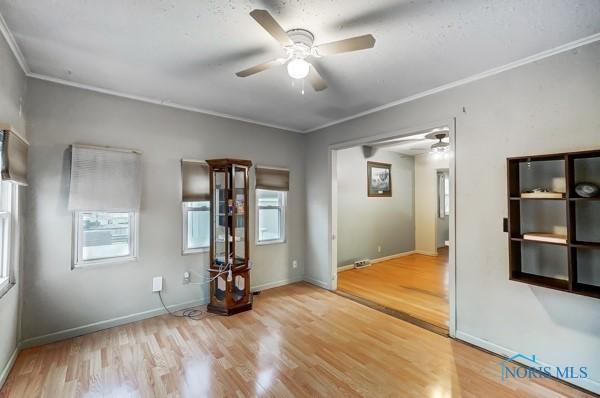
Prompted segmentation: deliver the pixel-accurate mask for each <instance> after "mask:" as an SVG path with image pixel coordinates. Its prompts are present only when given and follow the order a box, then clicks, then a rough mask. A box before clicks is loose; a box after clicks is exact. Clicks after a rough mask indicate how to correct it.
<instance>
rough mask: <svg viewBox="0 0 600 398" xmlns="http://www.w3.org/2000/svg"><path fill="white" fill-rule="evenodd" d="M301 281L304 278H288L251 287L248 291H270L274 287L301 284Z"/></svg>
mask: <svg viewBox="0 0 600 398" xmlns="http://www.w3.org/2000/svg"><path fill="white" fill-rule="evenodd" d="M303 280H304V278H303V277H302V276H295V277H293V278H289V279H282V280H280V281H276V282H268V283H263V284H261V285H256V286H252V287H251V288H250V290H252V291H253V292H256V291H259V290H267V289H272V288H274V287H279V286H285V285H289V284H291V283H296V282H301V281H303Z"/></svg>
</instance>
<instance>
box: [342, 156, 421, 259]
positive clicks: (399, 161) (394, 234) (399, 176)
mask: <svg viewBox="0 0 600 398" xmlns="http://www.w3.org/2000/svg"><path fill="white" fill-rule="evenodd" d="M367 161H370V162H383V163H390V164H391V165H392V197H390V198H370V197H368V196H367ZM337 166H338V180H337V181H338V266H344V265H349V264H352V263H354V261H356V260H359V259H363V258H370V259H375V258H379V257H384V256H390V255H392V254H398V253H403V252H408V251H412V250H414V249H415V219H414V172H415V164H414V158H413V157H411V156H402V155H400V154H399V153H394V152H390V151H382V150H377V151H376V152H375V154H374V155H372V156H370V157H368V158H366V157H365V155H364V153H363V149H362V147H354V148H349V149H344V150H341V151H338V153H337ZM377 246H381V252H378V250H377Z"/></svg>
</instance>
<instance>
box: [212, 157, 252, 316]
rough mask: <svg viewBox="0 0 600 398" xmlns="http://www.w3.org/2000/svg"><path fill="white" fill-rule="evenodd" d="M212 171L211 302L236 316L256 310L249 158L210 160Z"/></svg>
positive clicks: (216, 309) (221, 311)
mask: <svg viewBox="0 0 600 398" xmlns="http://www.w3.org/2000/svg"><path fill="white" fill-rule="evenodd" d="M206 163H208V166H209V174H210V197H211V201H210V220H211V221H210V224H211V228H210V264H211V265H210V269H209V276H210V303H209V304H208V308H207V309H208V311H209V312H212V313H216V314H221V315H233V314H237V313H238V312H242V311H247V310H250V309H252V294H251V293H250V266H249V253H248V211H247V210H248V209H247V208H246V207H247V206H248V170H249V169H250V167H251V166H252V162H251V161H249V160H236V159H215V160H207V161H206Z"/></svg>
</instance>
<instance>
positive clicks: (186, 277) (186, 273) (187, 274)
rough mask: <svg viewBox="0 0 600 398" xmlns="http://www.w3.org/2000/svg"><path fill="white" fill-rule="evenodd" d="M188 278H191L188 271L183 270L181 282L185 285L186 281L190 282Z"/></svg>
mask: <svg viewBox="0 0 600 398" xmlns="http://www.w3.org/2000/svg"><path fill="white" fill-rule="evenodd" d="M190 280H191V276H190V273H189V272H188V271H185V272H184V273H183V284H184V285H185V284H187V283H190Z"/></svg>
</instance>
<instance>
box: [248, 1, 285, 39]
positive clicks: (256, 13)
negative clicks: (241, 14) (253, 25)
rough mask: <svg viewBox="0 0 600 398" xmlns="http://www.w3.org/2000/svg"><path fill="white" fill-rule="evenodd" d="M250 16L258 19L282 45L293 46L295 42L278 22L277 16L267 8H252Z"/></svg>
mask: <svg viewBox="0 0 600 398" xmlns="http://www.w3.org/2000/svg"><path fill="white" fill-rule="evenodd" d="M250 16H251V17H252V18H254V19H255V20H256V22H258V23H259V24H260V26H262V27H263V28H264V29H265V30H266V31H267V32H269V34H270V35H271V36H273V38H275V40H277V41H278V42H279V43H281V45H282V46H291V45H293V44H294V42H292V40H291V39H290V37H289V36H288V35H287V33H285V30H283V28H282V27H281V26H280V25H279V24H278V23H277V21H276V20H275V18H273V16H271V14H269V11H267V10H252V11H250Z"/></svg>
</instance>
